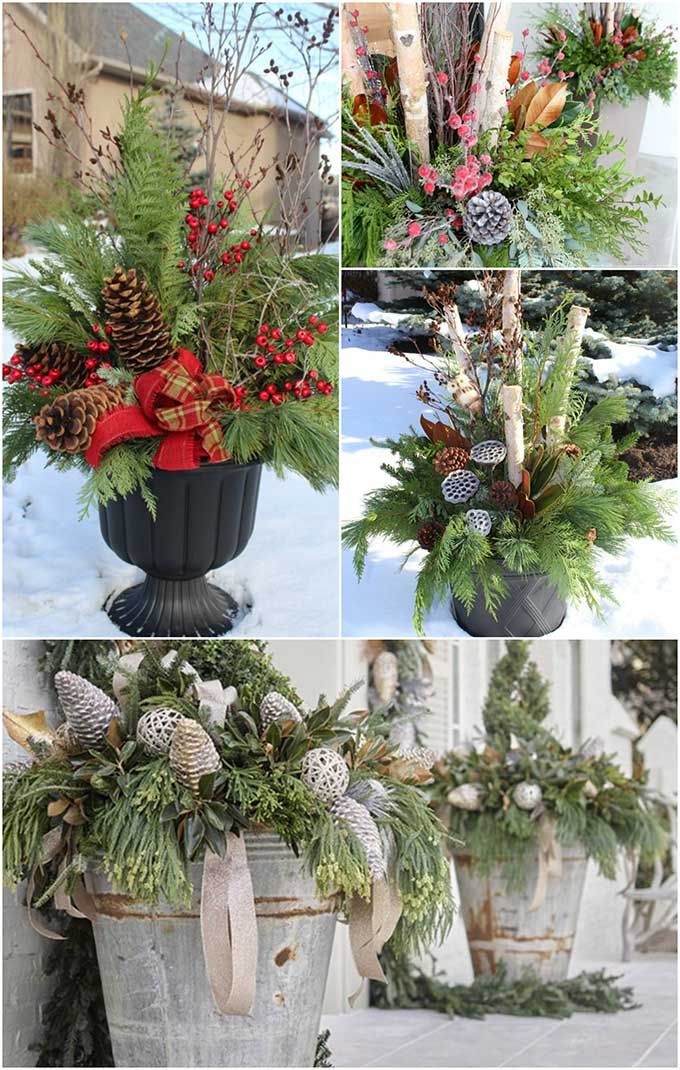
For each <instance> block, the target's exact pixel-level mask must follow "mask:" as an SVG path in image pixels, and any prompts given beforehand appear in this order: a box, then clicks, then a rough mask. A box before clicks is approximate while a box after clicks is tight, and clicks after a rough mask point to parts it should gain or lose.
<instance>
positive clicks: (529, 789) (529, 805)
mask: <svg viewBox="0 0 680 1070" xmlns="http://www.w3.org/2000/svg"><path fill="white" fill-rule="evenodd" d="M542 799H543V792H542V791H541V786H540V784H535V783H534V782H533V781H531V780H522V781H521V782H520V783H519V784H516V785H515V788H514V790H513V793H512V801H513V802H514V804H515V806H518V807H519V809H520V810H534V809H535V808H536V807H537V806H538V804H539V803H540V802H541V800H542Z"/></svg>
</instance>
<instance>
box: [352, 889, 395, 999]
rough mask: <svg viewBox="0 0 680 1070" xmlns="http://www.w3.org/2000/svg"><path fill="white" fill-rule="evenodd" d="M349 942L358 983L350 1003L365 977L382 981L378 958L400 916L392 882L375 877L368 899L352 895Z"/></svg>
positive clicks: (359, 989) (359, 993) (356, 996)
mask: <svg viewBox="0 0 680 1070" xmlns="http://www.w3.org/2000/svg"><path fill="white" fill-rule="evenodd" d="M348 914H349V942H350V947H351V949H352V957H353V958H354V965H355V966H356V968H357V972H358V974H359V976H360V977H361V984H360V985H359V987H358V989H357V990H356V992H353V993H352V995H351V996H350V997H349V1005H350V1007H353V1006H354V1005H355V1003H356V1001H357V1000H358V998H359V996H360V995H361V992H362V989H363V987H364V981H366V980H371V981H382V982H383V983H384V982H385V974H384V973H383V969H382V966H381V965H380V961H379V959H378V955H379V954H380V952H381V951H382V949H383V947H384V946H385V944H386V943H387V941H388V940H389V939H390V937H391V936H392V933H393V932H394V930H395V929H396V927H397V923H398V921H399V918H400V917H401V899H400V898H399V893H398V891H397V889H396V888H395V887H394V885H391V884H388V883H387V881H384V880H383V881H375V882H374V884H373V888H372V891H371V898H370V900H366V899H362V898H361V896H359V895H355V896H353V897H352V900H351V902H350V904H349V910H348Z"/></svg>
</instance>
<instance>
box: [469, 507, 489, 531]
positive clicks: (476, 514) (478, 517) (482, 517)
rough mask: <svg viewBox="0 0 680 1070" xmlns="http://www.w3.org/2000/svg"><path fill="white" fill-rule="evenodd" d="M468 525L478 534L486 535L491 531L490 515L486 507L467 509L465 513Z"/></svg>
mask: <svg viewBox="0 0 680 1070" xmlns="http://www.w3.org/2000/svg"><path fill="white" fill-rule="evenodd" d="M465 519H466V520H467V522H468V527H469V528H470V529H471V530H472V531H476V532H477V533H478V534H479V535H488V534H489V533H490V531H491V517H490V516H489V514H488V513H487V511H486V509H468V511H467V513H466V514H465Z"/></svg>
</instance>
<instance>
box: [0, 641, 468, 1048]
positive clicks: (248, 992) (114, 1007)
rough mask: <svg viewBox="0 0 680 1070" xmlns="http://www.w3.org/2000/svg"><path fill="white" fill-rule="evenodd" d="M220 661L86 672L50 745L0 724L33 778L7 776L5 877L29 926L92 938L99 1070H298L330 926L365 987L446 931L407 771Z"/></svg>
mask: <svg viewBox="0 0 680 1070" xmlns="http://www.w3.org/2000/svg"><path fill="white" fill-rule="evenodd" d="M227 645H228V646H229V648H230V650H229V652H228V654H227V655H226V659H222V658H220V657H219V654H218V653H217V652H216V651H215V649H214V648H213V649H212V650H210V651H207V652H205V654H204V652H203V651H202V648H200V647H198V648H194V647H192V646H191V645H189V644H184V645H182V646H180V647H179V648H178V649H177V650H172V649H168V647H167V646H161V647H160V648H157V647H156V646H155V645H153V644H151V643H145V644H142V645H141V647H139V648H138V649H136V650H134V651H133V652H131V653H128V654H125V655H124V656H123V657H122V658H118V657H114V658H111V657H109V658H108V659H107V660H104V661H102V660H101V659H97V660H96V662H95V663H94V664H95V665H96V669H95V672H96V678H97V679H98V680H99V682H100V683H101V684H102V685H103V687H98V686H97V685H96V684H94V683H93V682H92V681H91V680H90V679H88V678H86V677H84V676H82V675H80V674H78V673H75V672H73V671H72V670H71V669H59V670H58V671H57V672H56V674H55V677H54V680H55V686H56V689H57V692H58V695H59V698H60V704H61V708H62V710H63V712H64V714H65V718H66V719H65V721H64V722H63V724H61V725H60V726H59V728H58V729H57V730H56V732H52V731H51V730H49V729H47V728H46V727H45V724H44V720H41V718H40V717H39V716H29V717H27V718H22V717H15V716H13V715H9V716H8V717H7V719H6V723H7V725H8V728H9V730H10V732H11V733H12V735H13V738H15V739H17V740H20V741H21V742H22V743H23V745H24V746H25V747H26V749H27V750H28V751H29V752H30V754H31V756H32V758H33V761H32V763H31V764H29V765H24V766H19V767H14V768H12V769H11V770H9V771H8V772H7V773H6V780H5V793H4V810H3V814H4V823H5V826H4V828H5V856H4V858H5V875H6V878H7V879H8V880H9V882H10V883H14V884H16V883H17V882H18V881H20V880H21V879H23V878H24V877H28V878H29V891H28V904H29V912H30V913H31V916H32V917H34V911H35V908H36V907H37V906H39V905H41V904H43V903H45V902H47V901H49V900H50V899H54V902H55V905H56V906H57V907H59V908H61V909H65V910H68V911H74V910H75V911H78V912H80V913H81V914H84V915H86V916H88V917H89V918H90V919H91V921H92V923H93V926H94V934H95V940H96V944H97V957H98V960H99V966H100V972H101V978H102V986H103V991H104V998H105V1002H106V1008H107V1015H108V1019H109V1026H110V1031H111V1041H112V1046H113V1052H114V1058H115V1062H116V1065H123V1066H166V1065H168V1064H169V1063H171V1062H178V1063H181V1064H182V1065H183V1066H209V1065H218V1064H219V1063H220V1062H224V1061H225V1059H226V1060H227V1061H228V1063H229V1065H230V1066H274V1065H277V1066H281V1065H285V1066H311V1065H312V1064H313V1059H314V1052H315V1049H316V1042H317V1033H318V1024H319V1017H320V1014H321V1003H322V999H323V992H324V986H325V980H326V973H327V970H328V962H329V957H330V951H331V945H332V940H333V934H334V929H335V921H336V917H337V916H338V915H340V914H344V915H345V916H346V918H347V920H348V922H349V931H350V941H351V946H352V950H353V953H354V958H355V962H356V964H357V968H358V971H359V973H360V974H361V975H362V976H364V977H371V978H373V979H380V978H381V977H382V971H381V969H380V966H379V962H378V958H377V955H378V953H379V952H380V950H381V949H382V946H383V944H384V943H386V941H387V940H388V939H390V940H391V941H393V942H394V945H395V946H396V947H401V948H409V947H410V948H412V949H414V948H418V947H420V946H421V945H422V946H425V945H426V944H427V943H428V941H429V940H431V939H437V938H440V937H441V935H442V934H443V933H444V932H445V931H447V929H448V927H449V925H450V923H451V918H452V909H453V908H452V900H451V892H450V881H449V871H448V864H447V862H446V860H445V858H444V855H443V854H442V852H441V849H440V846H439V838H440V836H441V834H442V833H443V829H442V828H441V826H440V824H439V821H438V819H437V818H436V817H435V815H434V813H433V812H432V810H431V808H430V807H429V806H428V802H427V799H426V797H425V796H424V795H423V793H422V792H421V790H420V789H419V788H418V787H417V784H418V782H419V781H420V780H422V779H424V778H426V777H427V775H428V774H427V771H426V770H424V768H423V765H422V762H423V758H422V756H420V757H415V756H414V757H412V758H411V759H407V758H406V757H405V756H404V755H403V754H401V753H400V752H399V751H398V749H397V748H396V747H394V746H391V745H389V744H387V743H386V742H385V740H384V739H383V738H382V737H380V736H379V735H376V734H375V731H374V728H373V721H372V719H371V717H370V716H368V715H366V714H359V715H346V714H345V713H344V710H345V707H346V705H347V702H348V699H349V695H350V694H351V692H348V693H346V694H345V695H343V696H342V697H341V698H340V699H339V700H338V701H337V702H336V703H334V704H333V705H329V704H328V703H327V702H326V701H325V700H323V699H322V700H320V702H319V704H318V706H317V707H316V708H315V709H314V710H312V711H310V712H303V711H302V709H301V704H300V702H299V699H298V697H297V695H296V692H295V690H294V688H293V687H292V685H290V682H289V681H286V680H285V679H282V678H281V677H280V676H278V677H276V676H274V677H272V673H271V672H270V671H269V668H268V663H267V659H266V657H265V655H264V654H263V653H262V651H261V649H259V648H257V647H251V646H249V645H245V644H244V645H242V646H238V645H237V644H234V645H233V649H232V644H231V643H230V644H227ZM194 650H195V651H196V653H197V655H198V658H197V660H198V661H199V663H200V659H201V658H203V659H204V660H203V663H202V668H204V669H205V668H206V667H212V666H213V665H215V664H216V663H221V665H222V668H225V666H226V665H227V664H230V665H231V666H232V667H233V669H234V677H235V678H238V679H239V688H238V693H237V690H236V688H234V687H233V686H224V683H221V682H220V681H218V680H212V681H209V682H205V681H202V680H201V678H200V676H199V674H198V672H197V671H196V668H195V666H193V665H192V664H191V663H190V662H189V661H188V660H187V659H188V657H190V656H191V655H192V653H193V652H194ZM55 653H58V652H55V651H53V652H52V655H53V657H52V664H53V665H54V655H55ZM66 653H67V656H70V654H69V652H68V651H67V652H66ZM263 663H264V665H263ZM85 664H87V661H85V662H84V663H83V670H84V671H86V670H85V668H84V666H85ZM90 664H92V662H90ZM90 675H92V674H90ZM241 680H245V681H246V682H244V683H243V686H241V684H240V681H241ZM273 681H275V682H276V683H277V685H278V686H279V687H280V688H281V690H276V691H273V690H270V688H271V683H272V682H273ZM83 877H84V881H83ZM34 920H35V919H34ZM159 991H160V992H162V993H163V999H162V1000H159V998H158V993H159Z"/></svg>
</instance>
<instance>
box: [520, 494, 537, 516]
mask: <svg viewBox="0 0 680 1070" xmlns="http://www.w3.org/2000/svg"><path fill="white" fill-rule="evenodd" d="M517 508H518V510H519V514H520V516H521V517H522V519H523V520H533V519H534V517H535V516H536V506H535V505H534V503H533V502H532V500H531V498H527V496H526V494H523V493H522V492H521V491H520V493H519V494H518V495H517Z"/></svg>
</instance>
